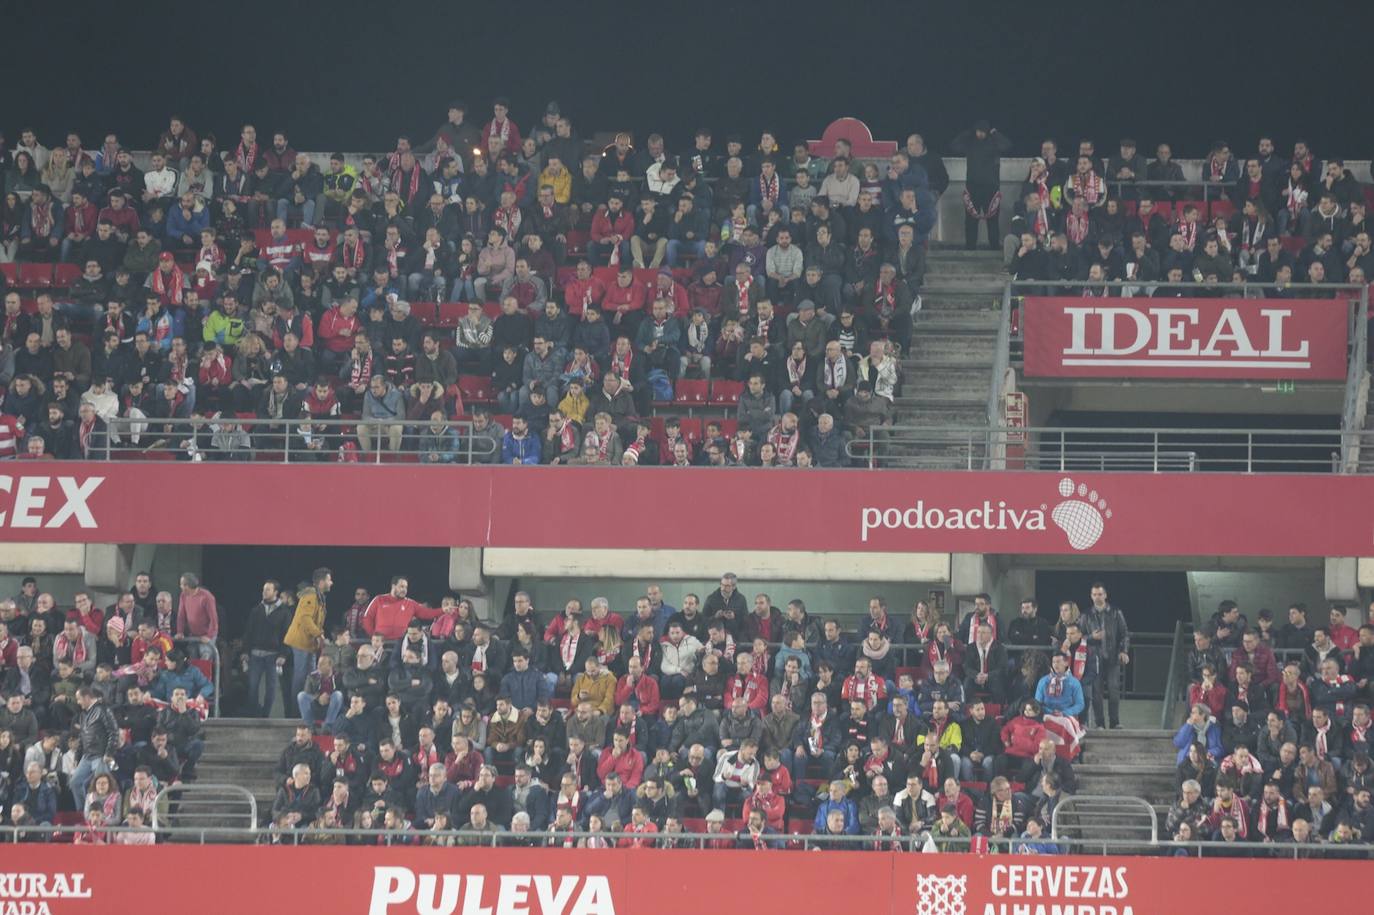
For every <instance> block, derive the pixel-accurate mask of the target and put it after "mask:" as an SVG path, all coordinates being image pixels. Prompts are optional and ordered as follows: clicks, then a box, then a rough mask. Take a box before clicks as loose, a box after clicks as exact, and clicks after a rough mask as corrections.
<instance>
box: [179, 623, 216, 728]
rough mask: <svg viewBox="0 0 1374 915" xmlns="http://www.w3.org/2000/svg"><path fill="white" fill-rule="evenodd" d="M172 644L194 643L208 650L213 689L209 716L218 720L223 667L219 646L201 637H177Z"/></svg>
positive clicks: (213, 641)
mask: <svg viewBox="0 0 1374 915" xmlns="http://www.w3.org/2000/svg"><path fill="white" fill-rule="evenodd" d="M174 642H195V643H196V644H198V645H204V646H206V647H207V648H209V649H210V655H211V657H210V664H211V668H210V670H211V677H210V682H211V685H212V686H213V688H214V694H213V695H212V696H211V698H210V714H211V715H212V716H214V717H215V718H218V717H219V693H220V688H219V684H220V675H221V672H222V668H223V666H224V665H223V663H222V662H221V658H220V653H219V645H217V644H216V643H215V640H214V639H207V638H204V637H203V636H180V637H178V638H177V639H175V640H174ZM197 660H204V659H203V658H197ZM187 663H190V661H189V660H188V661H187Z"/></svg>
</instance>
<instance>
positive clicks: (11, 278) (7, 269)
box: [0, 261, 19, 286]
mask: <svg viewBox="0 0 1374 915" xmlns="http://www.w3.org/2000/svg"><path fill="white" fill-rule="evenodd" d="M0 276H3V277H4V278H5V285H6V286H13V285H15V283H17V282H18V280H19V265H18V264H16V263H14V262H13V261H10V262H9V263H7V264H0Z"/></svg>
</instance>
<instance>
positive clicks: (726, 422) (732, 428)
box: [719, 419, 739, 438]
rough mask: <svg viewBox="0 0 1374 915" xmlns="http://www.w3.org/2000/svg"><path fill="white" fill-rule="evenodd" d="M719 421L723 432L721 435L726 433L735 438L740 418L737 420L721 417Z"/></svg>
mask: <svg viewBox="0 0 1374 915" xmlns="http://www.w3.org/2000/svg"><path fill="white" fill-rule="evenodd" d="M719 422H720V434H721V435H724V436H727V437H729V438H734V437H735V433H736V432H738V431H739V420H737V419H721V420H719Z"/></svg>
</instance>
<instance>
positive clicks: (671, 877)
mask: <svg viewBox="0 0 1374 915" xmlns="http://www.w3.org/2000/svg"><path fill="white" fill-rule="evenodd" d="M4 867H5V873H3V874H0V915H147V913H148V912H149V911H150V908H149V907H150V905H151V906H152V907H153V908H152V909H151V910H156V911H177V912H187V913H192V915H245V913H262V915H273V913H279V912H312V913H313V912H319V913H329V915H643V913H654V915H701V913H702V912H703V911H711V910H712V909H725V908H734V909H739V910H747V911H749V912H752V913H759V915H772V913H786V915H796V913H799V912H807V913H850V912H855V913H865V915H883V913H890V915H1172V913H1175V912H1217V911H1248V912H1256V913H1261V912H1322V911H1351V908H1350V906H1351V905H1352V900H1358V899H1361V898H1366V897H1367V895H1368V893H1367V882H1368V881H1367V879H1366V878H1367V871H1368V869H1369V862H1367V861H1351V862H1339V861H1306V860H1305V861H1296V862H1295V861H1284V860H1267V859H1263V858H1260V859H1244V860H1242V859H1209V860H1205V861H1198V860H1192V859H1177V858H1106V857H1103V858H1089V857H1081V858H1080V857H1068V856H1056V855H988V856H974V855H956V854H949V855H934V854H930V855H927V854H913V853H894V852H862V851H852V852H829V851H824V852H823V851H762V852H760V851H753V850H747V851H746V850H740V851H688V850H675V849H610V850H602V851H591V850H568V849H471V848H428V847H404V848H397V847H392V848H381V847H357V846H353V847H342V846H302V847H272V846H247V847H244V846H178V845H169V846H157V847H127V846H120V847H94V846H52V845H12V846H10V847H9V848H8V849H7V850H6V854H5V865H4ZM1354 904H1355V905H1356V907H1357V908H1358V903H1354Z"/></svg>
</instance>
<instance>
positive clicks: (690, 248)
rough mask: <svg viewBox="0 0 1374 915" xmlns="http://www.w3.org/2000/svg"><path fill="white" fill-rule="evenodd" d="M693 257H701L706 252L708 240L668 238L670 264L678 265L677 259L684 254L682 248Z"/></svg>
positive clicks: (672, 265)
mask: <svg viewBox="0 0 1374 915" xmlns="http://www.w3.org/2000/svg"><path fill="white" fill-rule="evenodd" d="M684 248H685V249H687V252H688V253H689V254H691V255H692V256H693V257H701V256H702V254H704V253H705V252H706V242H704V241H683V240H681V239H678V238H670V239H668V266H669V267H676V266H677V259H678V258H679V257H681V256H682V250H683V249H684Z"/></svg>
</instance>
